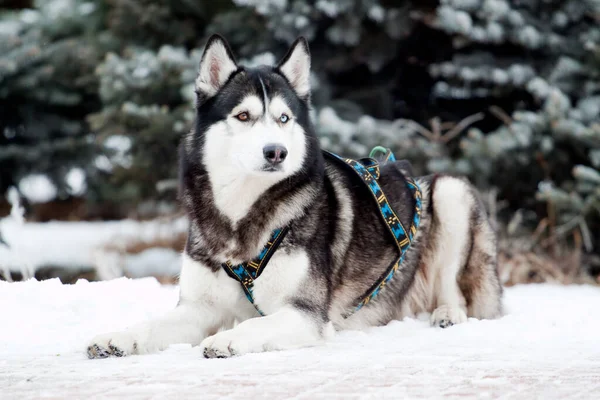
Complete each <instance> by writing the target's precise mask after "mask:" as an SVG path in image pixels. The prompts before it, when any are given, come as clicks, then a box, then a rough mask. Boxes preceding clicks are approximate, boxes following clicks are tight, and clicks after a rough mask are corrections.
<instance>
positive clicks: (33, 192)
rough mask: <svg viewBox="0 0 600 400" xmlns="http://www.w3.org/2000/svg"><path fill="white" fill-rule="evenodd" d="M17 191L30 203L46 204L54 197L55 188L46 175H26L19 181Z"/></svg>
mask: <svg viewBox="0 0 600 400" xmlns="http://www.w3.org/2000/svg"><path fill="white" fill-rule="evenodd" d="M19 190H20V191H21V193H22V194H23V196H25V198H26V199H27V200H29V201H30V202H32V203H46V202H48V201H50V200H53V199H54V198H55V197H56V193H57V190H56V186H54V184H53V183H52V181H50V178H48V177H47V176H46V175H42V174H32V175H27V176H26V177H24V178H23V179H21V180H20V181H19Z"/></svg>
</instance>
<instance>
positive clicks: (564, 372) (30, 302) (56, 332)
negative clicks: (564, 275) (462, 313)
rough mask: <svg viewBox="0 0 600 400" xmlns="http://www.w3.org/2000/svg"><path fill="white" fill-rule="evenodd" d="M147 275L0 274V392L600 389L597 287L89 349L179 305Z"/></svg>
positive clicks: (157, 394)
mask: <svg viewBox="0 0 600 400" xmlns="http://www.w3.org/2000/svg"><path fill="white" fill-rule="evenodd" d="M177 292H178V291H177V288H176V287H164V286H160V285H159V284H158V283H157V282H156V281H155V280H154V279H151V278H147V279H141V280H127V279H118V280H113V281H108V282H100V283H88V282H81V281H80V282H79V283H77V284H76V285H72V286H62V285H61V284H60V283H59V282H58V281H56V280H53V281H45V282H35V281H28V282H24V283H11V284H9V283H3V282H0V304H2V306H3V307H2V310H3V311H2V320H1V321H2V322H1V327H0V388H1V395H0V397H2V399H25V398H41V397H48V398H87V397H90V396H93V397H97V396H98V397H104V396H106V397H111V398H117V397H123V398H128V399H137V398H163V397H166V396H168V397H172V398H195V399H216V398H225V399H249V398H250V399H252V398H257V399H263V398H264V399H284V398H286V399H287V398H294V399H319V398H321V399H325V398H327V399H328V398H333V397H336V398H344V399H348V398H351V399H359V398H360V399H370V398H376V399H380V398H390V399H392V398H393V399H397V398H441V397H442V396H444V397H445V398H461V399H463V398H502V399H512V398H518V399H534V398H537V399H566V398H573V399H575V398H577V399H593V398H598V397H597V396H598V393H600V340H599V332H600V318H599V317H598V315H599V314H598V311H599V310H600V288H597V287H590V286H551V285H530V286H518V287H514V288H510V289H507V290H506V296H505V305H506V309H507V315H506V316H505V317H503V318H501V319H499V320H495V321H476V320H470V321H469V322H468V323H466V324H462V325H457V326H454V327H451V328H449V329H446V330H442V329H439V328H438V329H434V328H430V327H429V326H428V324H427V322H426V321H425V318H421V319H406V320H404V321H397V322H393V323H391V324H389V325H388V326H385V327H378V328H371V329H369V330H367V331H365V332H356V331H354V332H350V331H349V332H341V333H339V334H338V335H337V336H336V338H334V339H333V340H332V341H330V342H329V343H327V344H326V345H324V346H321V347H315V348H308V349H300V350H294V351H285V352H271V353H263V354H251V355H246V356H243V357H239V358H233V359H213V360H206V359H203V358H202V355H201V354H200V351H199V349H198V348H191V347H190V346H186V345H177V346H172V347H170V348H169V349H167V350H166V351H164V352H162V353H160V354H153V355H145V356H132V357H129V358H120V359H117V358H113V359H105V360H88V359H87V358H86V356H85V353H84V349H85V346H86V343H87V341H88V340H90V339H91V338H92V337H93V336H94V335H95V334H97V333H101V332H104V331H111V330H117V329H122V328H125V327H126V326H127V325H129V324H131V323H134V322H137V321H141V320H144V319H147V318H150V317H153V316H158V315H160V314H162V313H164V312H165V311H167V310H168V309H170V308H172V307H174V306H175V304H176V302H177Z"/></svg>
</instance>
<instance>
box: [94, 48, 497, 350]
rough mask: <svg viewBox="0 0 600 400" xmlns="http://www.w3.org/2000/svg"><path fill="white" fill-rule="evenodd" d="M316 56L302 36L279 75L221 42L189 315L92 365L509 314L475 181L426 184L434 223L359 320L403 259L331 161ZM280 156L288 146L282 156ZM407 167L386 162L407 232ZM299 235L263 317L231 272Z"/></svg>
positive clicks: (203, 69) (152, 325) (201, 161)
mask: <svg viewBox="0 0 600 400" xmlns="http://www.w3.org/2000/svg"><path fill="white" fill-rule="evenodd" d="M309 79H310V55H309V50H308V45H307V43H306V41H305V40H304V39H303V38H300V39H298V40H297V41H296V42H295V43H294V44H293V46H292V48H291V49H290V51H289V52H288V54H287V55H286V56H285V57H284V59H283V60H282V61H281V62H280V64H279V65H278V66H276V67H268V66H262V67H258V68H253V69H251V68H245V67H242V66H239V65H237V64H236V62H235V61H234V58H233V56H232V54H231V50H230V49H229V46H228V45H227V43H226V42H225V41H224V39H222V38H221V37H220V36H213V37H212V38H211V39H210V40H209V42H208V44H207V46H206V49H205V52H204V55H203V58H202V61H201V65H200V73H199V76H198V79H197V81H196V91H197V95H198V96H197V105H196V122H195V126H194V128H193V129H192V130H191V132H190V133H189V134H188V135H187V136H186V137H184V138H183V140H182V145H181V150H180V151H181V154H180V155H181V157H180V158H181V163H180V175H181V199H182V202H183V205H184V207H185V210H186V211H187V214H188V215H189V220H190V228H189V238H188V242H187V245H186V248H185V252H184V254H183V265H182V269H181V277H180V300H179V304H178V306H177V307H176V308H175V309H174V310H172V311H171V312H169V313H167V314H166V315H165V316H164V317H162V318H160V319H157V320H152V321H149V322H146V323H142V324H140V325H136V326H133V327H131V328H130V329H128V330H126V331H124V332H116V333H109V334H104V335H100V336H98V337H96V338H94V339H93V340H92V341H91V343H90V345H89V346H88V349H87V352H88V355H89V356H90V357H91V358H102V357H108V356H122V355H128V354H143V353H148V352H154V351H157V350H162V349H165V348H166V347H168V346H169V345H170V344H174V343H190V344H192V345H200V346H201V348H202V349H203V354H204V355H205V356H206V357H209V358H210V357H229V356H233V355H241V354H245V353H253V352H263V351H268V350H283V349H291V348H297V347H302V346H311V345H316V344H318V343H320V342H322V341H324V340H326V339H327V338H330V337H331V336H332V335H333V334H334V332H335V330H340V329H360V328H365V327H368V326H373V325H382V324H386V323H388V322H389V321H390V320H393V319H401V318H403V317H405V316H412V315H415V314H417V313H420V312H430V313H431V323H432V325H434V326H440V327H447V326H450V325H453V324H458V323H462V322H465V321H466V320H467V317H475V318H494V317H497V316H498V315H500V313H501V293H502V290H501V286H500V283H499V281H498V275H497V271H496V240H495V235H494V231H493V229H492V227H491V226H490V223H489V221H488V217H487V215H486V213H485V210H484V208H483V206H482V204H481V202H480V201H479V199H478V195H477V193H476V191H475V189H474V188H473V187H472V186H471V185H470V184H469V183H467V181H465V180H463V179H458V178H454V177H450V176H444V175H438V176H428V177H422V178H418V179H417V182H418V183H419V185H420V186H421V189H422V192H423V211H422V218H421V226H420V228H419V230H418V233H417V234H416V236H415V240H414V243H413V245H412V246H411V248H410V250H409V251H408V253H407V255H406V258H405V261H404V262H403V263H402V265H401V266H400V269H399V270H398V272H397V273H396V275H395V276H394V278H393V279H392V281H391V282H389V284H388V285H387V286H386V288H385V290H384V291H383V292H382V293H381V294H380V295H379V296H378V297H377V298H376V299H375V300H374V301H373V302H371V303H369V304H368V305H366V306H365V307H363V308H362V309H361V310H360V311H358V312H357V313H355V314H353V315H352V316H351V317H349V318H347V319H344V318H343V317H342V315H343V314H344V313H345V312H347V311H349V310H351V309H352V307H353V306H354V305H355V302H356V300H357V298H358V297H359V296H360V295H362V294H363V293H364V292H365V291H366V290H367V289H368V288H369V287H370V286H371V285H372V284H373V283H374V282H375V281H377V279H378V278H379V277H380V276H381V274H382V272H383V271H384V270H385V269H386V268H387V267H388V266H389V264H390V263H391V262H392V261H393V260H394V259H395V257H397V249H396V247H395V244H394V241H393V240H392V238H391V237H390V234H389V232H388V231H387V229H386V226H385V225H384V223H383V222H382V221H381V218H380V216H379V211H378V208H377V205H376V204H375V203H374V201H373V199H372V197H371V194H370V193H369V192H368V190H367V189H366V188H365V187H364V186H363V184H362V182H361V181H360V179H359V178H358V177H357V176H356V175H355V174H353V173H352V171H349V170H347V169H345V168H344V167H343V166H340V165H338V164H337V163H332V162H331V161H327V160H325V159H324V157H323V155H322V153H321V150H320V148H319V144H318V140H317V138H316V136H315V132H314V128H313V125H312V123H311V120H310V118H309V109H310V84H309ZM267 149H278V152H277V153H276V154H275V153H274V152H273V151H271V152H268V151H267ZM408 171H409V166H408V165H407V163H402V162H398V163H391V164H386V165H385V166H384V167H383V168H382V175H381V178H380V184H381V187H382V188H383V190H384V192H385V193H386V195H387V197H388V199H389V200H390V203H391V204H392V206H393V207H394V209H395V210H396V212H397V213H398V214H399V217H400V219H401V221H402V223H403V224H404V226H409V225H410V219H411V217H412V213H413V207H414V200H413V198H412V195H411V192H410V190H409V189H408V188H407V186H406V184H405V180H404V174H405V173H407V172H408ZM283 226H289V227H290V230H289V233H288V234H287V236H286V237H285V239H284V241H283V242H282V244H281V246H280V247H279V248H278V250H277V251H276V252H275V254H274V255H273V257H272V258H271V260H270V262H269V264H268V266H267V268H266V269H265V271H264V272H263V273H262V275H261V276H260V277H259V278H258V279H257V280H256V281H255V285H254V295H255V299H256V303H257V305H258V306H259V307H260V309H261V310H262V311H263V312H264V313H266V316H264V317H260V316H259V315H258V313H257V311H256V310H255V308H254V307H253V306H252V304H251V303H250V302H249V301H248V300H247V299H246V296H245V295H244V292H243V291H242V288H241V286H240V284H239V283H238V282H237V281H235V280H233V279H232V278H230V277H229V276H228V275H227V274H226V273H225V272H224V271H223V269H222V268H221V263H223V262H225V261H226V260H230V261H232V262H233V263H239V262H242V261H246V260H250V259H252V258H254V257H255V256H256V255H257V254H258V252H259V250H260V249H261V248H262V246H263V245H264V243H265V242H266V241H267V239H268V238H269V235H270V233H271V232H272V231H273V230H274V229H276V228H280V227H283Z"/></svg>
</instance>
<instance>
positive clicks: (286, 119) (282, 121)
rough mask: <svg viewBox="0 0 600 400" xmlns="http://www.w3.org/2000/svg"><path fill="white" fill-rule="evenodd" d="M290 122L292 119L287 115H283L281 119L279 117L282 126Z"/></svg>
mask: <svg viewBox="0 0 600 400" xmlns="http://www.w3.org/2000/svg"><path fill="white" fill-rule="evenodd" d="M289 120H290V117H288V116H287V114H281V117H279V122H281V123H282V124H285V123H286V122H288V121H289Z"/></svg>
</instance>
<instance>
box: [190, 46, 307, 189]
mask: <svg viewBox="0 0 600 400" xmlns="http://www.w3.org/2000/svg"><path fill="white" fill-rule="evenodd" d="M309 79H310V54H309V50H308V44H307V42H306V40H305V39H304V38H299V39H298V40H296V42H295V43H294V44H293V45H292V47H291V49H290V50H289V52H288V53H287V55H286V56H285V57H284V58H283V59H282V61H281V62H280V63H279V64H278V65H277V66H260V67H257V68H246V67H243V66H239V65H238V64H237V63H236V61H235V59H234V57H233V55H232V52H231V49H230V47H229V45H228V44H227V42H226V41H225V40H224V39H223V38H222V37H221V36H218V35H214V36H212V37H211V38H210V40H209V41H208V43H207V45H206V48H205V50H204V54H203V56H202V61H201V62H200V72H199V76H198V78H197V80H196V93H197V104H196V110H197V118H196V120H197V122H196V128H195V131H194V135H199V136H201V139H202V140H201V142H202V146H201V147H202V149H201V152H202V154H201V157H202V162H203V164H204V165H205V167H206V168H207V170H208V171H209V173H210V172H211V169H212V168H218V169H220V171H221V173H223V174H224V173H226V172H225V171H227V170H228V171H229V175H230V176H231V175H232V174H234V175H235V176H237V177H242V176H255V177H260V178H261V179H265V180H269V181H273V182H276V181H279V180H282V179H284V178H286V177H289V176H291V175H293V174H295V173H297V172H299V171H300V170H301V169H302V168H303V165H304V164H305V162H306V153H307V146H308V142H309V138H308V136H312V127H311V123H310V118H309V109H310V82H309ZM224 178H225V177H224Z"/></svg>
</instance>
